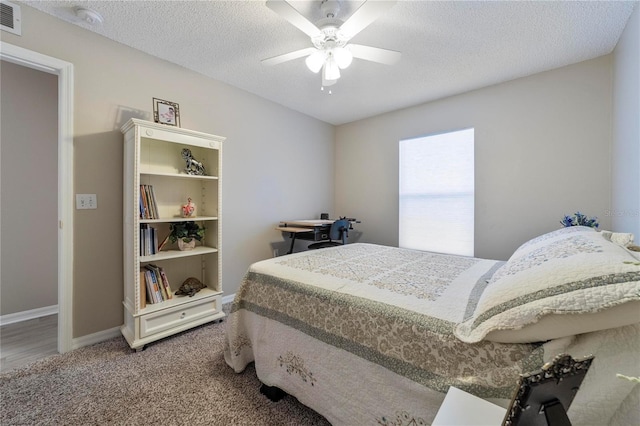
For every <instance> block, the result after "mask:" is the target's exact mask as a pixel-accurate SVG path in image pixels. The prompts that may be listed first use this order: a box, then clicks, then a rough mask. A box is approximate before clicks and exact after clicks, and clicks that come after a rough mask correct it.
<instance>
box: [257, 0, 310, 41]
mask: <svg viewBox="0 0 640 426" xmlns="http://www.w3.org/2000/svg"><path fill="white" fill-rule="evenodd" d="M266 6H267V7H268V8H269V9H271V10H273V11H274V12H276V13H277V14H278V15H280V16H282V17H283V18H284V19H286V20H287V21H289V23H291V24H293V26H295V27H296V28H298V29H299V30H300V31H302V32H303V33H305V34H306V35H308V36H309V37H311V38H314V37H318V36H322V31H320V29H318V27H316V26H315V25H314V24H313V23H311V22H310V21H309V20H308V19H307V18H305V17H304V16H302V15H301V14H300V12H298V11H297V10H296V9H295V8H294V7H293V6H291V5H290V4H289V3H287V2H286V1H284V0H268V1H267V3H266Z"/></svg>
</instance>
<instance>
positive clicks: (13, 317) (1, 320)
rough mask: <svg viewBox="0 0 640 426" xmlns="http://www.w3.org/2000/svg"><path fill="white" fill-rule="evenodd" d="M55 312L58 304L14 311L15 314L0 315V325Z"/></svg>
mask: <svg viewBox="0 0 640 426" xmlns="http://www.w3.org/2000/svg"><path fill="white" fill-rule="evenodd" d="M57 313H58V305H53V306H45V307H44V308H36V309H31V310H28V311H22V312H16V313H15V314H7V315H2V316H0V325H8V324H13V323H16V322H22V321H28V320H31V319H35V318H40V317H46V316H49V315H55V314H57Z"/></svg>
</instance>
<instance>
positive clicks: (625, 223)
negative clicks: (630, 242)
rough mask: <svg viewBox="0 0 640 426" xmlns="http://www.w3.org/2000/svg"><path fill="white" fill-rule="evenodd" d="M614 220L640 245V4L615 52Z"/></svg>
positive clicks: (613, 223)
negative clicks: (632, 235) (632, 234)
mask: <svg viewBox="0 0 640 426" xmlns="http://www.w3.org/2000/svg"><path fill="white" fill-rule="evenodd" d="M613 70H614V77H613V100H614V102H613V117H614V120H613V148H612V160H613V162H612V167H611V169H612V174H613V177H612V178H613V191H612V194H611V211H610V215H611V221H612V227H613V229H616V230H620V231H624V232H632V233H634V234H635V236H636V244H640V5H636V8H635V10H634V12H633V14H632V15H631V18H630V19H629V22H628V23H627V27H626V28H625V30H624V33H623V34H622V37H620V41H619V42H618V45H617V46H616V49H615V51H614V62H613Z"/></svg>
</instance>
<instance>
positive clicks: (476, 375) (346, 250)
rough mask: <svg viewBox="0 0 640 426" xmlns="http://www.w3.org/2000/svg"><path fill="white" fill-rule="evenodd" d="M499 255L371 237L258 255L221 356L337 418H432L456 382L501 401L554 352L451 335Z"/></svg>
mask: <svg viewBox="0 0 640 426" xmlns="http://www.w3.org/2000/svg"><path fill="white" fill-rule="evenodd" d="M501 264H502V262H498V261H495V260H485V259H478V258H469V257H462V256H451V255H443V254H437V253H429V252H421V251H414V250H406V249H399V248H393V247H386V246H379V245H372V244H349V245H346V246H341V247H336V248H329V249H322V250H315V251H308V252H303V253H296V254H293V255H289V256H284V257H281V258H275V259H269V260H266V261H262V262H257V263H255V264H253V265H252V266H251V267H250V269H249V271H248V272H247V274H246V276H245V278H244V281H243V283H242V286H241V288H240V290H239V292H238V293H237V294H236V298H235V300H234V302H233V305H232V308H231V313H230V315H229V318H228V320H227V341H226V348H225V359H226V362H227V363H228V364H229V366H231V367H232V368H233V369H234V370H235V371H236V372H241V371H243V370H244V368H245V367H246V366H247V365H248V364H249V363H250V362H255V366H256V372H257V374H258V377H259V379H260V380H261V381H262V382H263V383H265V384H267V385H270V386H277V387H280V388H281V389H283V390H284V391H286V392H288V393H290V394H292V395H294V396H295V397H296V398H297V399H298V400H300V401H301V402H302V403H304V404H305V405H308V406H309V407H311V408H313V409H315V410H316V411H318V412H319V413H320V414H322V415H324V416H325V417H326V418H327V419H328V420H329V421H330V422H331V423H332V424H336V425H338V424H345V425H347V424H389V425H391V424H393V425H403V424H429V423H430V422H431V421H432V419H433V417H434V416H435V414H436V412H437V409H438V407H439V405H440V403H441V402H442V400H443V398H444V395H445V393H446V392H447V390H448V388H449V387H450V386H455V387H457V388H460V389H462V390H465V391H467V392H470V393H473V394H475V395H478V396H480V397H482V398H485V399H489V400H492V401H494V402H497V403H499V404H501V405H503V406H506V404H507V403H508V401H509V400H510V398H511V396H512V395H513V393H514V390H515V388H516V382H517V379H518V375H519V374H520V373H523V372H527V371H532V370H536V369H539V368H540V366H541V365H542V364H543V361H544V360H545V359H550V358H553V356H554V355H555V354H556V353H550V352H549V350H548V349H549V348H548V344H547V345H542V344H503V343H496V342H490V341H481V342H478V343H464V342H462V341H460V340H459V339H457V338H456V337H455V336H454V334H453V331H454V329H455V327H456V325H457V324H458V323H460V322H462V321H463V319H464V318H465V316H468V314H469V312H470V311H473V309H474V308H475V304H476V303H477V301H478V297H479V295H480V294H481V293H482V290H483V289H484V287H485V286H486V283H487V278H488V277H490V276H491V275H492V274H493V273H494V271H495V270H496V269H497V268H498V267H499V266H501ZM552 343H553V344H552V345H551V348H552V350H553V351H561V350H566V349H567V347H568V346H569V345H570V344H571V339H564V340H562V341H561V342H552ZM625 392H627V393H628V392H629V389H626V390H625ZM625 395H626V394H625ZM605 411H606V410H605ZM610 411H611V410H610ZM603 415H605V416H609V417H610V416H611V415H612V413H611V412H607V413H604V414H603ZM609 417H607V418H609Z"/></svg>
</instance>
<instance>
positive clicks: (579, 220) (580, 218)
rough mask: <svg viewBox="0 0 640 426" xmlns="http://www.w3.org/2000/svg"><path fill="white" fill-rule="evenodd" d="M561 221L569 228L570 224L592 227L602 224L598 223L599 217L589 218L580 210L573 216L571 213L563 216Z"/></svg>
mask: <svg viewBox="0 0 640 426" xmlns="http://www.w3.org/2000/svg"><path fill="white" fill-rule="evenodd" d="M560 223H561V224H562V226H564V227H565V228H568V227H570V226H590V227H592V228H598V226H600V224H599V223H598V218H597V217H595V216H594V217H590V218H587V216H586V215H584V214H582V213H580V212H576V214H575V215H574V216H573V217H571V216H569V215H565V217H563V218H562V220H561V221H560Z"/></svg>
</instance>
